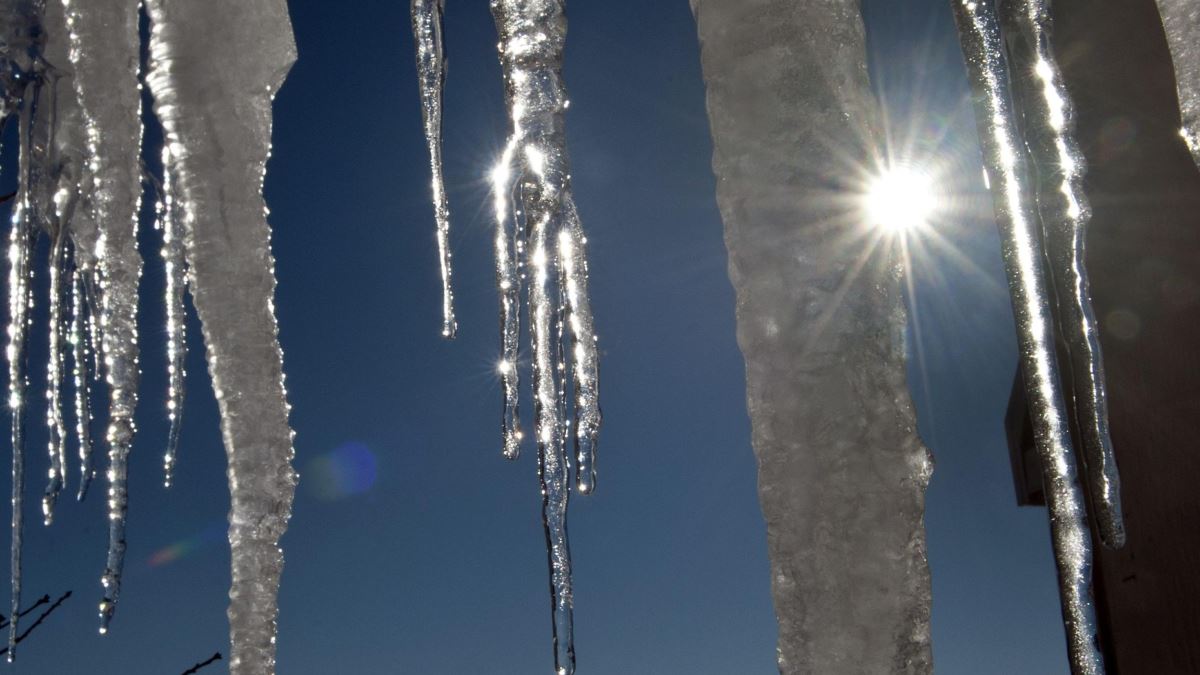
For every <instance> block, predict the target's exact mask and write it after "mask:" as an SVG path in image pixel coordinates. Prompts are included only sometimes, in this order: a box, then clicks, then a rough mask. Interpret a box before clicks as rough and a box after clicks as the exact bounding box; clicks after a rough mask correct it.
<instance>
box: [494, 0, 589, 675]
mask: <svg viewBox="0 0 1200 675" xmlns="http://www.w3.org/2000/svg"><path fill="white" fill-rule="evenodd" d="M491 7H492V15H493V17H494V18H495V20H496V28H497V31H498V32H499V35H500V42H499V45H498V47H499V52H500V62H501V66H502V69H503V72H504V86H505V98H506V100H507V103H508V109H509V122H510V125H511V134H512V135H511V137H510V139H509V143H508V145H507V146H506V148H505V151H504V156H503V157H502V158H501V159H500V163H499V164H498V166H497V167H496V169H495V170H494V172H493V176H492V183H493V191H494V199H495V207H496V221H497V227H496V271H497V281H498V282H499V287H500V301H501V333H502V338H501V345H502V347H501V348H502V356H501V365H500V370H501V376H502V380H503V385H504V399H505V408H504V433H505V437H504V443H505V455H506V456H509V457H515V456H516V454H517V447H518V446H519V443H520V431H519V428H518V427H517V422H516V418H517V409H516V384H517V373H516V370H517V359H516V352H517V345H516V343H517V335H518V333H519V321H518V318H517V316H518V306H517V302H518V300H519V292H520V283H521V281H522V280H524V281H525V282H526V283H527V286H528V314H529V333H530V338H531V341H532V343H533V349H532V358H533V367H532V377H533V403H534V419H535V435H536V436H537V445H538V475H539V478H540V481H541V486H542V522H543V525H544V529H545V534H546V545H547V554H548V557H549V564H550V580H551V592H552V608H553V626H554V660H555V668H556V670H557V672H558V673H560V674H563V675H567V674H569V673H573V672H574V671H575V648H574V641H573V627H572V613H573V606H574V599H573V594H572V590H571V554H570V547H569V542H568V538H567V504H568V501H569V498H570V493H571V460H570V456H569V455H568V453H567V451H566V447H565V441H566V436H567V434H569V433H570V429H571V428H572V425H571V423H570V422H569V421H568V420H567V419H566V417H567V408H568V407H569V406H568V403H567V392H566V387H567V379H568V378H570V379H571V380H572V381H573V382H574V390H575V396H574V411H575V415H576V423H575V425H574V426H575V428H576V430H577V431H576V441H575V443H576V453H577V455H578V456H579V457H580V461H581V463H582V464H583V465H584V466H583V468H582V470H581V473H580V474H579V476H578V479H579V487H580V491H581V492H590V491H591V490H592V487H593V485H594V464H593V463H592V459H593V450H594V445H595V439H596V433H597V431H598V429H599V423H600V414H599V407H598V405H597V401H596V393H597V389H596V355H595V337H594V335H593V334H592V319H591V311H590V309H589V307H588V302H587V280H586V274H587V263H586V261H585V260H584V249H583V245H584V243H585V241H586V240H585V239H584V237H583V234H582V228H581V227H580V225H579V222H578V217H577V216H576V214H575V207H574V204H573V202H572V198H571V185H570V183H571V177H570V170H569V167H568V160H567V152H566V137H565V134H564V120H563V118H564V112H565V110H566V108H567V105H568V102H567V98H566V90H565V88H564V87H563V83H562V76H561V72H562V57H563V45H564V42H565V39H566V28H567V22H566V17H565V15H564V13H563V2H562V0H492V2H491ZM512 190H515V191H516V194H517V196H516V198H515V199H514V202H515V203H514V204H513V207H512V210H513V211H514V218H513V224H512V228H511V233H510V230H509V228H508V225H507V221H508V212H509V210H510V209H509V207H508V201H509V198H510V197H509V195H510V191H512ZM523 267H524V268H527V269H528V278H525V275H524V274H522V271H523V270H522V268H523ZM556 302H557V304H555V303H556ZM567 324H569V330H570V332H571V335H572V337H573V346H572V348H571V349H570V353H571V358H570V363H571V364H572V367H571V368H568V367H567V359H566V356H565V349H566V348H565V345H564V341H565V340H566V332H567V331H568V327H567Z"/></svg>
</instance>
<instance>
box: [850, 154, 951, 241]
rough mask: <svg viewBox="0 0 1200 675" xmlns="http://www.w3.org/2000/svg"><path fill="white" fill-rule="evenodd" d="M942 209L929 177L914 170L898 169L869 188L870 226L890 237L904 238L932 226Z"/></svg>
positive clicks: (873, 181) (881, 176) (874, 182)
mask: <svg viewBox="0 0 1200 675" xmlns="http://www.w3.org/2000/svg"><path fill="white" fill-rule="evenodd" d="M937 208H938V196H937V193H936V191H935V190H934V187H933V179H932V178H930V176H929V174H928V173H926V172H924V171H920V170H917V169H913V168H910V167H894V168H891V169H887V170H885V171H884V172H883V173H881V174H880V175H878V176H876V177H875V178H874V179H873V180H872V181H871V183H870V185H869V186H868V188H867V194H866V209H867V217H868V218H869V219H870V223H871V224H872V225H874V226H876V227H880V228H882V229H884V230H886V231H887V232H888V233H892V234H900V233H903V232H908V231H910V230H914V229H917V228H919V227H922V226H925V225H928V224H929V220H930V218H932V217H933V215H934V213H935V212H936V211H937Z"/></svg>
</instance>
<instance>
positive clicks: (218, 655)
mask: <svg viewBox="0 0 1200 675" xmlns="http://www.w3.org/2000/svg"><path fill="white" fill-rule="evenodd" d="M220 660H221V652H217V653H216V654H213V655H212V656H210V657H208V660H206V661H201V662H200V663H197V664H196V665H194V666H192V667H191V668H188V669H187V670H185V671H183V673H182V675H191V674H192V673H194V672H196V671H198V670H200V669H201V668H203V667H204V666H207V665H209V664H211V663H216V662H217V661H220Z"/></svg>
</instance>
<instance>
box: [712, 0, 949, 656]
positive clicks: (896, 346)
mask: <svg viewBox="0 0 1200 675" xmlns="http://www.w3.org/2000/svg"><path fill="white" fill-rule="evenodd" d="M861 4H862V3H861V2H860V0H821V1H820V2H778V1H777V0H692V1H691V7H692V12H693V14H694V15H695V18H696V26H697V31H698V34H699V38H700V57H701V65H702V67H703V72H704V82H705V89H706V94H707V96H706V98H707V108H708V120H709V124H710V127H711V131H712V139H713V155H712V166H713V173H714V174H715V176H716V189H717V193H716V196H717V203H718V205H719V206H720V208H721V218H722V220H723V221H724V231H725V243H726V246H727V247H728V250H729V278H730V281H731V282H732V284H733V287H734V289H735V290H736V292H737V340H738V345H739V347H740V348H741V351H742V354H743V355H744V357H745V364H746V402H747V409H748V412H749V415H750V421H751V425H752V431H753V433H752V440H753V446H754V453H755V456H756V457H757V459H758V494H759V500H760V503H761V505H762V511H763V516H764V517H765V519H766V525H767V546H768V553H769V554H770V561H771V587H772V596H773V600H774V605H775V613H776V615H777V617H778V619H779V640H778V650H777V656H778V665H779V672H780V673H782V674H783V675H799V674H801V673H805V674H807V673H821V674H825V673H831V674H832V673H889V674H891V675H928V674H929V673H932V672H933V664H932V654H931V649H930V635H929V617H930V614H929V612H930V602H931V598H930V580H929V568H928V565H927V563H926V559H925V528H924V522H923V517H924V507H925V489H926V487H927V486H928V484H929V479H930V476H931V474H932V470H933V462H932V458H931V457H930V455H929V452H928V451H927V450H926V449H925V447H924V446H923V445H922V444H921V439H920V437H919V435H918V434H917V430H916V414H915V412H914V410H913V406H912V401H911V398H910V395H909V391H908V386H907V381H906V374H907V371H908V368H907V367H906V365H905V326H906V323H907V321H906V316H905V308H904V297H903V290H902V285H901V278H900V274H899V270H900V269H901V265H902V252H903V249H902V244H903V240H901V239H899V238H898V236H897V235H896V234H894V233H892V232H889V231H888V230H887V228H877V227H874V223H872V222H871V219H869V218H868V217H867V216H868V215H869V213H867V212H868V210H869V209H867V208H863V207H865V206H866V205H867V204H866V203H867V202H868V199H866V195H864V194H862V193H860V192H859V191H857V190H856V189H855V187H856V185H855V182H856V178H857V177H858V176H861V175H863V174H866V173H869V172H873V171H876V170H878V163H877V162H878V160H877V158H879V157H881V156H884V155H885V151H886V148H885V147H882V145H881V144H880V143H879V141H880V140H881V139H882V138H883V134H882V133H881V132H880V120H881V117H882V115H881V111H880V109H879V105H878V102H877V101H876V99H875V97H874V96H873V95H872V92H871V86H870V81H869V80H868V77H867V50H866V36H865V29H864V26H863V21H862V15H861Z"/></svg>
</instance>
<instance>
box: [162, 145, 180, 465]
mask: <svg viewBox="0 0 1200 675" xmlns="http://www.w3.org/2000/svg"><path fill="white" fill-rule="evenodd" d="M162 158H163V160H162V163H163V180H162V184H161V186H160V192H161V194H160V195H159V198H158V204H156V205H155V213H156V214H157V226H158V229H159V230H160V231H161V232H162V237H163V245H162V258H163V266H164V270H163V272H164V276H165V277H166V280H167V283H166V289H165V292H164V302H165V306H166V317H167V419H168V420H169V421H170V423H171V427H170V430H169V431H168V432H167V450H166V452H165V453H163V483H164V484H165V485H166V487H171V481H172V480H173V479H174V477H175V461H176V459H177V453H178V450H179V432H180V425H181V424H182V423H183V398H184V379H185V378H186V377H187V372H186V370H185V365H186V363H187V320H186V316H185V312H186V307H185V305H184V294H185V293H186V292H187V261H186V260H185V257H186V256H185V251H184V244H183V231H182V228H181V227H180V222H179V212H178V211H177V210H176V208H175V195H174V190H175V182H174V180H173V179H172V176H171V163H172V160H171V150H170V147H164V148H163V153H162Z"/></svg>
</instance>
